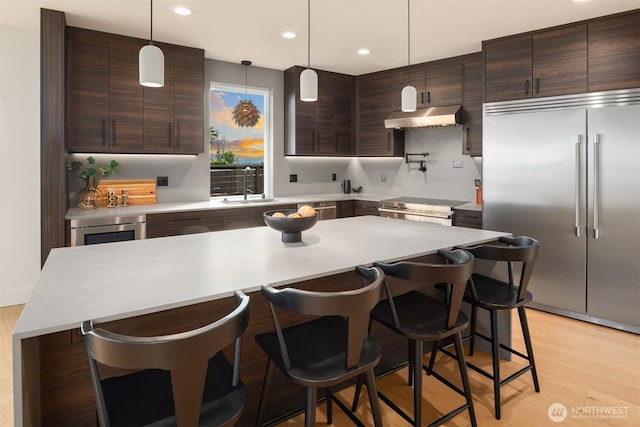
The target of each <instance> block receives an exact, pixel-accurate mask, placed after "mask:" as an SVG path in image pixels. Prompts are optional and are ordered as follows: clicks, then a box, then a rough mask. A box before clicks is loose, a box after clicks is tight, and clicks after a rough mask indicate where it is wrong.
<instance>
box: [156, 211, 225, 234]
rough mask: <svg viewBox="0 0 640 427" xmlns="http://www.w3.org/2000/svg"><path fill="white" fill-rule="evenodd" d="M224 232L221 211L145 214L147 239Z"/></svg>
mask: <svg viewBox="0 0 640 427" xmlns="http://www.w3.org/2000/svg"><path fill="white" fill-rule="evenodd" d="M220 230H224V215H223V211H222V210H199V211H186V212H171V213H158V214H147V239H151V238H154V237H167V236H179V235H181V234H196V233H206V232H209V231H220Z"/></svg>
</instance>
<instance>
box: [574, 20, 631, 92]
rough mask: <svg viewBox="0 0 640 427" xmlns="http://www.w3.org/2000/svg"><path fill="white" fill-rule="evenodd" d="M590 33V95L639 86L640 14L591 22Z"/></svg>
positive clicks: (588, 29)
mask: <svg viewBox="0 0 640 427" xmlns="http://www.w3.org/2000/svg"><path fill="white" fill-rule="evenodd" d="M587 32H588V38H589V47H588V58H589V59H588V69H589V78H588V90H589V92H599V91H605V90H617V89H630V88H635V87H640V12H637V11H636V12H634V13H630V14H623V15H616V16H612V17H608V18H603V19H598V20H594V21H591V22H589V23H588V27H587Z"/></svg>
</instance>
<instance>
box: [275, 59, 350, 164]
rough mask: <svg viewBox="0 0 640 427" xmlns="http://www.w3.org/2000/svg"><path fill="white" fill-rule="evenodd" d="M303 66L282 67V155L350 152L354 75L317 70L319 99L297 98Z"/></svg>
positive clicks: (339, 154)
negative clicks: (284, 107) (283, 100)
mask: <svg viewBox="0 0 640 427" xmlns="http://www.w3.org/2000/svg"><path fill="white" fill-rule="evenodd" d="M303 70H304V68H303V67H292V68H289V69H287V70H285V100H286V101H285V102H286V111H285V155H287V156H304V155H310V156H344V155H351V154H353V145H354V137H353V135H354V132H353V126H354V123H353V111H354V102H355V97H354V90H355V77H353V76H349V75H346V74H338V73H331V72H328V71H322V70H316V72H317V73H318V100H317V101H315V102H304V101H301V100H300V84H299V81H300V73H301V72H302V71H303Z"/></svg>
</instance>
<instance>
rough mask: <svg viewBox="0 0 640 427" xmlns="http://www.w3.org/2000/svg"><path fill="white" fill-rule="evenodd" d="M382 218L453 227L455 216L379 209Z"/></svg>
mask: <svg viewBox="0 0 640 427" xmlns="http://www.w3.org/2000/svg"><path fill="white" fill-rule="evenodd" d="M378 212H379V213H380V216H386V217H388V218H396V219H406V220H409V221H418V222H428V223H430V224H439V225H448V226H451V225H453V214H445V213H441V212H429V211H410V210H406V209H394V208H385V207H380V208H378Z"/></svg>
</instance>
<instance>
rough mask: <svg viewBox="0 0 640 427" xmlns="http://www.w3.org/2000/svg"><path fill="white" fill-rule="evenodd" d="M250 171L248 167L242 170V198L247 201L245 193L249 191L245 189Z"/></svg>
mask: <svg viewBox="0 0 640 427" xmlns="http://www.w3.org/2000/svg"><path fill="white" fill-rule="evenodd" d="M252 170H253V169H251V168H250V167H249V166H247V167H246V168H244V179H243V181H242V197H243V198H244V200H247V191H248V190H249V189H248V188H247V173H249V172H251V171H252Z"/></svg>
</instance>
